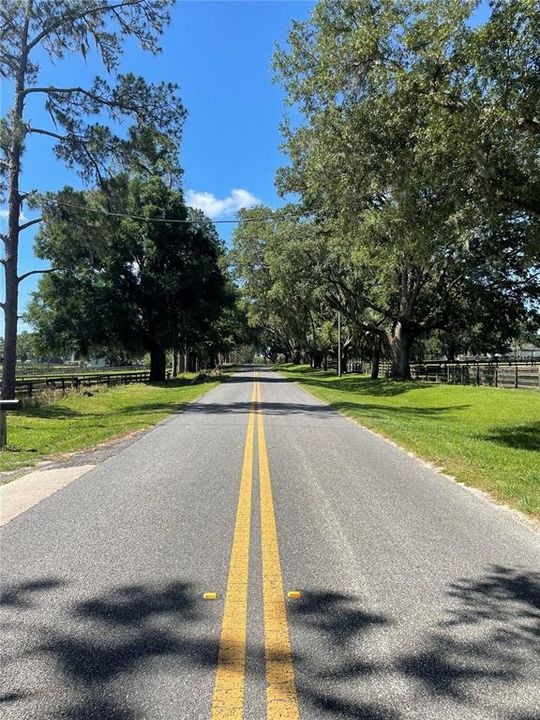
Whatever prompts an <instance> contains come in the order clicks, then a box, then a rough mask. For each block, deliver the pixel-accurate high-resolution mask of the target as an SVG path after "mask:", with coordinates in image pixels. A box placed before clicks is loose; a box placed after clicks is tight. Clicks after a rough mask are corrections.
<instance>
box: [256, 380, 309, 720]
mask: <svg viewBox="0 0 540 720" xmlns="http://www.w3.org/2000/svg"><path fill="white" fill-rule="evenodd" d="M260 400H261V393H260V386H259V383H257V403H258V406H257V431H258V440H259V482H260V499H261V550H262V585H263V604H264V610H263V616H264V650H265V658H266V682H267V688H266V717H267V720H297V719H298V718H299V713H298V701H297V697H296V685H295V681H294V667H293V659H292V651H291V642H290V638H289V628H288V624H287V610H286V607H285V597H284V593H283V578H282V575H281V562H280V559H279V545H278V537H277V527H276V516H275V513H274V500H273V497H272V481H271V479H270V469H269V464H268V453H267V450H266V438H265V434H264V421H263V412H262V408H261V407H260Z"/></svg>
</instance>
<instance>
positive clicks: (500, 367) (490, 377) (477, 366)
mask: <svg viewBox="0 0 540 720" xmlns="http://www.w3.org/2000/svg"><path fill="white" fill-rule="evenodd" d="M326 367H327V369H329V370H330V369H333V370H336V369H337V362H336V361H335V360H329V361H328V362H327V363H326ZM344 369H345V365H344ZM346 372H349V373H370V372H371V363H370V362H364V361H361V360H349V361H347V363H346ZM389 373H390V363H389V362H387V361H382V362H381V363H380V365H379V376H380V377H384V376H388V375H389ZM411 377H412V378H413V380H422V381H424V382H438V383H448V384H454V385H486V386H488V387H500V388H519V389H522V390H540V365H538V364H534V363H533V364H531V362H525V361H524V362H519V361H518V362H513V361H508V362H503V363H501V362H497V363H489V362H465V361H463V362H455V363H448V362H425V363H412V364H411Z"/></svg>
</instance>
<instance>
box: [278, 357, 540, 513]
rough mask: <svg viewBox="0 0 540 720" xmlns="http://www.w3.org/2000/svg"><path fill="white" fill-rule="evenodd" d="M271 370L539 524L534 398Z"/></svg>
mask: <svg viewBox="0 0 540 720" xmlns="http://www.w3.org/2000/svg"><path fill="white" fill-rule="evenodd" d="M278 369H280V370H281V372H282V373H283V374H284V375H285V376H286V377H289V378H291V379H294V380H296V381H297V382H298V383H299V384H300V385H302V386H304V387H305V388H306V389H307V390H309V391H310V392H312V393H313V395H315V396H316V397H318V398H320V399H321V400H324V401H325V402H328V403H330V405H332V407H334V408H335V409H336V410H338V411H340V412H342V413H343V414H345V415H347V416H349V417H351V418H354V419H356V420H358V421H359V422H360V423H361V424H362V425H364V426H365V427H368V428H370V429H372V430H375V431H377V432H380V433H381V434H383V435H384V436H385V437H387V438H389V439H391V440H394V441H395V442H397V443H398V444H399V445H401V446H403V447H405V448H406V449H407V450H412V451H413V452H415V453H416V454H418V455H419V456H420V457H422V458H425V459H426V460H430V461H431V462H434V463H435V464H436V465H438V466H439V467H441V468H442V469H443V470H444V472H446V473H448V474H450V475H454V476H455V477H456V478H457V479H458V480H460V481H461V482H464V483H465V484H467V485H471V486H473V487H477V488H480V489H482V490H485V491H486V492H488V493H490V495H492V496H493V497H495V498H496V499H497V500H499V501H502V502H506V503H509V504H511V505H513V506H514V507H516V508H518V509H520V510H522V511H524V512H528V513H531V514H533V515H535V516H537V517H540V393H538V392H536V391H534V390H501V389H495V388H488V387H472V386H461V385H443V384H440V385H439V384H435V383H419V382H396V381H393V380H387V379H381V380H371V379H369V378H368V377H364V376H361V375H346V376H344V377H342V378H338V377H336V375H335V374H334V373H330V372H328V373H326V372H324V371H313V370H311V369H310V368H307V367H304V366H280V368H278Z"/></svg>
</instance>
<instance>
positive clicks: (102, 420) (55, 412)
mask: <svg viewBox="0 0 540 720" xmlns="http://www.w3.org/2000/svg"><path fill="white" fill-rule="evenodd" d="M192 377H193V375H185V376H183V377H181V378H178V379H177V380H169V381H167V382H166V383H156V384H152V385H145V384H142V383H141V384H133V385H126V386H119V387H113V388H110V389H107V388H99V389H98V388H94V387H92V388H91V392H92V393H93V394H92V396H88V395H84V394H76V395H67V396H66V397H64V398H62V399H60V400H58V401H56V402H54V403H52V404H51V405H44V406H42V407H26V408H21V410H18V411H17V412H16V413H10V414H9V416H8V443H9V445H8V448H7V449H6V450H5V451H3V452H0V471H2V470H14V469H16V468H18V467H22V466H28V465H33V464H35V463H36V462H38V461H39V460H43V459H44V458H46V457H51V456H55V455H58V454H61V453H66V452H72V451H75V450H82V449H84V448H90V447H93V446H95V445H97V444H99V443H102V442H105V441H106V440H111V439H113V438H117V437H120V436H122V435H127V434H128V433H130V432H133V431H135V430H142V429H144V428H147V427H150V426H151V425H155V424H156V423H157V422H159V421H160V420H163V419H164V418H165V417H167V415H170V414H171V413H172V412H174V411H175V410H177V409H178V408H179V407H181V406H182V405H185V403H187V402H190V401H191V400H194V399H195V398H197V397H198V396H200V395H202V394H203V393H205V392H207V391H208V390H210V389H211V388H213V387H215V386H216V385H217V384H218V383H219V382H220V381H221V380H222V379H223V377H224V376H222V377H221V378H216V379H212V380H211V381H209V382H204V383H198V384H191V380H192ZM0 482H1V481H0Z"/></svg>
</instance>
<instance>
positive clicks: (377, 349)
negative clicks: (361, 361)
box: [371, 338, 381, 380]
mask: <svg viewBox="0 0 540 720" xmlns="http://www.w3.org/2000/svg"><path fill="white" fill-rule="evenodd" d="M380 363H381V340H380V338H376V339H375V344H374V345H373V354H372V356H371V379H372V380H378V379H379V367H380Z"/></svg>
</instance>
